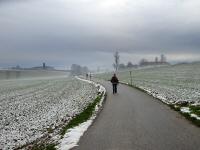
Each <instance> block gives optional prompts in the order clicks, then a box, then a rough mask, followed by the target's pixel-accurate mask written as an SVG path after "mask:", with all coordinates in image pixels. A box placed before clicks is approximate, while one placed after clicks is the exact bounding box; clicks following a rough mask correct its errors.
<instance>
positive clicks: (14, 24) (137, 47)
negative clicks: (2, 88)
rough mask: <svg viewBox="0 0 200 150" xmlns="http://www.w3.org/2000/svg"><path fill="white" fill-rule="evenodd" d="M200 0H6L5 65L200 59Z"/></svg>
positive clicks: (1, 21)
mask: <svg viewBox="0 0 200 150" xmlns="http://www.w3.org/2000/svg"><path fill="white" fill-rule="evenodd" d="M199 8H200V0H0V67H5V66H15V65H17V64H19V65H21V66H24V67H29V66H35V65H40V64H41V63H42V62H46V63H47V64H49V65H53V66H55V67H61V68H64V67H70V65H71V64H72V63H78V64H82V65H88V66H89V67H91V68H96V67H97V66H100V67H102V68H111V67H112V62H113V53H114V52H115V51H116V50H118V51H119V52H120V55H121V57H120V58H121V62H124V63H126V62H127V61H132V62H133V63H137V62H138V61H139V60H140V59H141V58H147V59H150V60H153V59H154V57H155V56H156V55H160V54H165V55H166V56H167V58H168V60H169V61H194V60H200V17H199V15H200V9H199Z"/></svg>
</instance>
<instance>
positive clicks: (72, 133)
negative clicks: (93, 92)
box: [57, 77, 106, 150]
mask: <svg viewBox="0 0 200 150" xmlns="http://www.w3.org/2000/svg"><path fill="white" fill-rule="evenodd" d="M76 78H77V79H79V80H81V81H84V82H88V83H91V84H93V85H95V87H97V88H98V92H99V95H101V99H100V102H99V104H98V105H96V106H95V112H94V113H93V115H92V116H91V118H90V119H89V120H87V121H86V122H83V123H81V124H80V125H78V126H76V127H74V128H72V129H69V130H68V131H67V133H66V134H65V135H64V137H63V139H62V140H61V141H60V144H59V145H58V146H57V148H58V149H59V150H69V149H71V148H73V147H75V146H78V145H77V143H78V142H79V139H80V138H81V136H82V135H83V134H84V132H85V131H86V130H87V129H88V127H89V126H90V125H91V124H92V122H93V120H94V119H95V118H96V116H97V114H98V112H99V109H100V108H101V107H102V104H103V101H104V99H105V94H106V89H105V88H104V87H103V86H102V85H100V84H97V83H95V82H93V81H88V80H85V79H82V78H79V77H76Z"/></svg>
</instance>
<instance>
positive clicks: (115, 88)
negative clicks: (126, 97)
mask: <svg viewBox="0 0 200 150" xmlns="http://www.w3.org/2000/svg"><path fill="white" fill-rule="evenodd" d="M115 93H117V84H113V94H115Z"/></svg>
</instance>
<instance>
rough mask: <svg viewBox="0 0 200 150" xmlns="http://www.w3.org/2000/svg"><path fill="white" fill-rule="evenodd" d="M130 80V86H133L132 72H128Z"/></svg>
mask: <svg viewBox="0 0 200 150" xmlns="http://www.w3.org/2000/svg"><path fill="white" fill-rule="evenodd" d="M130 80H131V85H133V79H132V71H130Z"/></svg>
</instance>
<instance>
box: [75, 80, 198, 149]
mask: <svg viewBox="0 0 200 150" xmlns="http://www.w3.org/2000/svg"><path fill="white" fill-rule="evenodd" d="M102 84H103V85H104V86H105V87H106V89H107V92H108V96H107V99H106V102H105V104H104V109H103V110H102V112H101V113H100V114H99V116H98V117H97V119H96V120H95V122H94V123H93V125H92V126H91V127H90V128H89V129H88V131H87V132H86V133H85V134H84V135H83V137H82V138H81V140H80V142H79V143H78V145H79V146H77V147H75V148H74V149H73V150H200V128H198V127H196V126H194V125H192V124H191V123H190V122H189V121H187V120H186V119H185V118H184V117H182V116H181V115H180V114H179V113H177V112H175V111H174V110H171V109H170V108H169V107H168V106H167V105H165V104H163V103H162V102H160V101H158V100H156V99H154V98H152V97H151V96H149V95H147V94H145V93H143V92H141V91H139V90H137V89H134V88H131V87H128V86H126V85H119V93H118V94H116V95H113V94H112V90H111V85H110V83H108V82H104V83H102Z"/></svg>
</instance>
